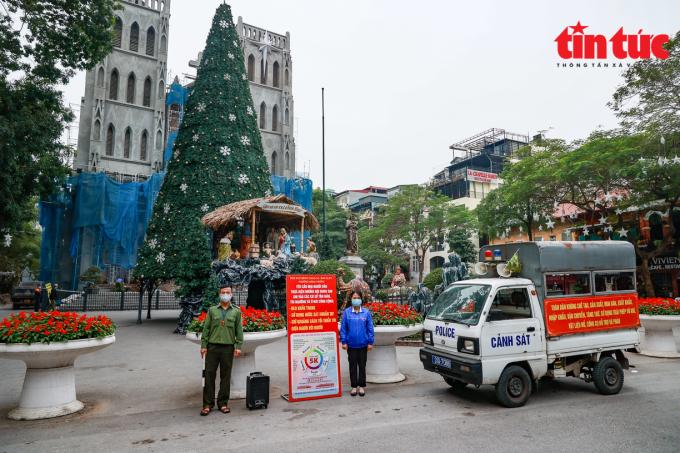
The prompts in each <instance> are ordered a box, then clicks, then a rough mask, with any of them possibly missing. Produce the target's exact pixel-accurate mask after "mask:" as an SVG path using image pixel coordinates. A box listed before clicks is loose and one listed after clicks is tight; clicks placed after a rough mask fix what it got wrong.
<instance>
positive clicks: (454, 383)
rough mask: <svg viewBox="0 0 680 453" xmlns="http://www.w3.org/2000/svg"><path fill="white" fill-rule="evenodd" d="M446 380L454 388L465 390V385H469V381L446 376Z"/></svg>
mask: <svg viewBox="0 0 680 453" xmlns="http://www.w3.org/2000/svg"><path fill="white" fill-rule="evenodd" d="M444 380H445V381H446V383H447V384H449V385H450V386H451V388H452V389H453V390H456V391H458V390H463V389H464V388H465V387H467V383H466V382H463V381H459V380H458V379H454V378H450V377H445V378H444Z"/></svg>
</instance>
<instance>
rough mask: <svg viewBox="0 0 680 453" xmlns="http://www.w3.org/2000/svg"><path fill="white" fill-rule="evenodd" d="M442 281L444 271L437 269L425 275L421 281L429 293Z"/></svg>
mask: <svg viewBox="0 0 680 453" xmlns="http://www.w3.org/2000/svg"><path fill="white" fill-rule="evenodd" d="M443 281H444V269H442V268H441V267H438V268H436V269H434V270H433V271H432V272H430V273H429V274H427V275H426V276H425V278H424V279H423V285H425V286H426V287H427V289H429V290H430V291H434V288H435V287H436V286H437V285H439V284H441V283H442V282H443Z"/></svg>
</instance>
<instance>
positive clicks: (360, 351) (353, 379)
mask: <svg viewBox="0 0 680 453" xmlns="http://www.w3.org/2000/svg"><path fill="white" fill-rule="evenodd" d="M362 303H363V300H362V298H361V294H359V293H357V292H354V293H352V306H351V307H348V308H346V309H345V311H344V312H343V313H342V323H341V325H340V343H341V344H342V349H345V350H346V351H347V359H348V360H349V380H350V385H351V387H352V390H351V391H350V393H349V394H350V395H352V396H356V395H357V393H358V394H359V396H364V395H365V394H366V391H365V390H364V387H366V360H367V358H368V351H370V350H371V349H373V341H374V335H373V318H372V317H371V312H370V311H369V310H368V309H366V308H363V307H362V306H361V305H362Z"/></svg>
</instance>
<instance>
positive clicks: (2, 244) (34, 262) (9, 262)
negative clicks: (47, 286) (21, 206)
mask: <svg viewBox="0 0 680 453" xmlns="http://www.w3.org/2000/svg"><path fill="white" fill-rule="evenodd" d="M29 206H30V210H29V211H28V215H27V216H26V217H28V218H31V220H25V221H24V222H22V223H21V224H20V227H19V228H17V229H15V230H12V233H9V232H8V233H4V234H0V270H1V271H8V272H14V279H13V280H14V282H16V281H18V279H19V277H20V276H21V272H22V271H23V270H24V269H28V270H29V271H31V273H33V274H34V275H38V271H39V270H40V269H39V267H40V239H41V238H40V234H41V233H40V228H38V226H37V225H36V222H35V218H36V217H37V213H36V209H35V200H33V203H32V204H30V205H29Z"/></svg>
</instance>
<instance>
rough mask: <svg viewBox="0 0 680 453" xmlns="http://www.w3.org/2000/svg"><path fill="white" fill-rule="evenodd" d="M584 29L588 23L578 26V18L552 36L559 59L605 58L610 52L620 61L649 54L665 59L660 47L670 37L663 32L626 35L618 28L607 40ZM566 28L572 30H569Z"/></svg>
mask: <svg viewBox="0 0 680 453" xmlns="http://www.w3.org/2000/svg"><path fill="white" fill-rule="evenodd" d="M586 28H588V26H587V25H581V21H578V22H577V23H576V25H570V26H568V27H564V30H562V33H560V34H559V35H558V36H557V38H555V42H556V43H557V53H558V54H559V56H560V57H561V58H564V59H565V60H571V59H580V60H588V59H605V58H608V57H609V56H610V55H609V52H610V51H611V55H612V56H613V57H614V58H617V59H620V60H623V59H626V58H631V59H636V60H637V59H647V58H652V57H656V58H659V59H661V60H665V59H666V58H668V51H667V50H666V49H664V48H663V46H664V44H666V43H667V42H668V40H669V39H670V38H669V36H668V35H666V34H660V35H650V34H643V33H642V30H639V31H638V32H637V33H634V34H626V33H624V31H623V27H621V28H619V30H618V31H617V32H616V33H614V35H612V37H611V38H609V39H607V37H606V36H604V35H590V34H586V33H585V29H586ZM569 29H572V30H571V32H570V30H569Z"/></svg>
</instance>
